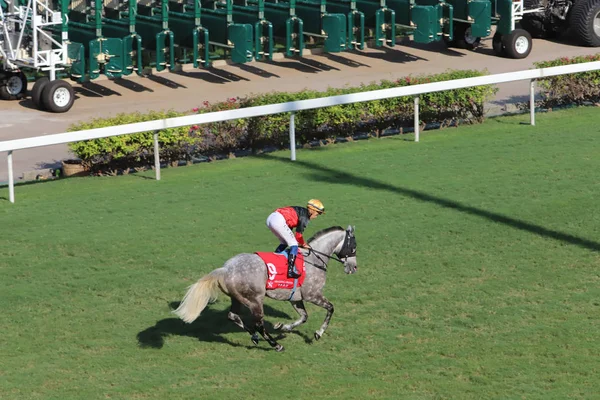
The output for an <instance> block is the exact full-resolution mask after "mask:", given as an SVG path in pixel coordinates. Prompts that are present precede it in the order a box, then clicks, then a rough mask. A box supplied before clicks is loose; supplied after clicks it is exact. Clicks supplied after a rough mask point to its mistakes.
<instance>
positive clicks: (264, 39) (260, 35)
mask: <svg viewBox="0 0 600 400" xmlns="http://www.w3.org/2000/svg"><path fill="white" fill-rule="evenodd" d="M254 41H255V43H254V50H255V52H256V54H255V57H256V59H257V60H262V59H267V60H269V61H271V60H273V24H272V23H270V22H269V21H266V20H263V21H258V22H256V23H255V24H254Z"/></svg>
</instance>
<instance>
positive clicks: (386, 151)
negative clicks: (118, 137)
mask: <svg viewBox="0 0 600 400" xmlns="http://www.w3.org/2000/svg"><path fill="white" fill-rule="evenodd" d="M526 118H527V117H526V116H517V117H504V118H498V119H492V120H489V121H487V122H486V123H485V124H483V125H478V126H468V127H461V128H459V129H447V130H443V131H432V132H427V133H425V134H423V135H422V138H421V142H420V143H414V142H411V141H407V140H406V139H407V137H406V136H396V137H389V138H385V139H380V140H368V141H358V142H354V143H347V144H343V145H335V146H328V147H326V148H320V149H316V150H301V151H298V154H297V157H298V161H296V162H294V163H291V162H289V161H287V159H288V157H289V153H288V152H279V153H271V154H268V155H264V156H260V157H247V158H239V159H235V160H229V161H220V162H214V163H210V164H201V165H196V166H193V167H185V168H174V169H166V170H164V171H163V172H162V180H161V181H160V182H156V181H154V180H152V177H153V175H152V173H146V174H141V175H131V176H124V177H117V178H80V179H64V180H59V181H53V182H45V183H40V184H30V185H19V186H17V187H16V201H17V202H16V204H10V203H9V202H8V201H7V200H6V198H7V197H8V191H7V189H6V188H2V189H0V197H4V199H5V200H4V201H0V226H1V227H2V233H1V236H0V276H1V279H0V305H1V307H2V310H1V311H0V326H1V327H2V331H1V334H0V360H1V361H0V398H1V399H18V400H24V399H44V400H47V399H100V398H102V399H104V398H111V399H200V398H202V399H238V398H240V397H243V398H250V399H259V398H260V399H263V398H302V399H314V398H319V399H320V398H327V399H366V398H377V399H400V398H401V399H484V398H485V399H544V400H547V399H567V398H572V399H591V398H594V397H595V396H597V393H600V381H599V380H598V373H599V372H600V371H599V369H600V363H599V362H598V360H599V356H600V344H599V342H598V331H599V329H600V323H599V322H598V321H599V319H598V313H599V312H600V300H599V298H600V272H599V271H600V257H599V250H600V234H599V233H600V232H599V228H598V227H599V226H600V205H599V202H598V195H599V194H600V185H599V180H598V170H600V158H599V157H598V154H600V148H599V147H600V146H599V145H598V135H599V134H600V125H599V124H598V109H597V108H582V109H574V110H569V111H561V112H552V113H547V114H541V115H539V116H538V120H537V124H538V125H537V126H536V127H530V126H527V125H523V124H520V122H522V121H526ZM313 197H316V198H319V199H321V200H322V201H323V202H324V204H325V207H326V208H327V213H326V214H325V215H324V216H322V217H320V218H318V219H316V220H314V221H312V222H311V224H310V225H309V227H308V232H307V235H309V236H310V235H312V234H313V233H315V232H316V231H317V230H320V229H323V228H327V227H329V226H332V225H341V226H344V227H345V226H347V225H348V224H353V225H356V235H357V242H358V262H359V271H358V274H356V275H352V276H347V275H345V274H344V273H343V271H342V269H341V268H340V267H339V265H337V264H332V267H331V269H330V271H329V272H328V281H327V286H326V289H325V294H326V295H327V296H328V298H329V299H330V300H331V301H332V302H333V303H334V305H335V314H334V316H333V319H332V322H331V325H330V327H329V329H328V331H327V332H326V333H325V335H324V336H323V338H322V339H321V340H320V341H319V342H313V341H312V337H313V332H314V331H315V330H316V329H318V327H319V326H320V324H321V322H322V320H323V318H324V316H325V312H324V310H322V309H319V308H317V307H315V306H312V305H307V309H308V312H309V320H308V322H307V323H306V324H305V325H303V326H301V327H299V328H298V329H297V330H296V332H295V333H291V334H288V335H287V336H286V337H285V338H282V339H281V341H280V343H281V344H283V345H284V346H285V348H286V351H285V352H284V353H276V352H275V351H273V350H271V349H270V348H269V347H268V345H267V344H266V343H265V342H264V341H261V343H260V344H259V345H258V346H253V345H252V344H251V342H250V337H249V336H248V335H247V334H246V333H245V332H242V331H241V330H240V329H239V328H237V327H236V326H235V325H233V324H232V323H230V322H229V321H227V320H226V310H227V309H228V305H229V299H228V298H227V297H225V296H221V297H220V299H219V301H218V302H217V303H216V304H214V305H212V306H210V307H209V308H208V309H207V310H206V311H205V312H204V313H203V314H202V315H201V316H200V318H199V319H198V320H197V321H196V322H194V323H193V324H191V325H185V324H183V323H182V322H180V321H179V320H177V319H175V318H174V315H172V314H171V313H170V308H169V306H170V305H171V303H174V302H178V301H180V300H181V298H182V296H183V294H184V293H185V289H186V287H187V286H188V285H190V284H191V283H192V282H194V281H196V280H197V279H198V278H200V277H201V276H202V275H204V274H205V273H207V272H209V271H211V270H212V269H214V268H216V267H218V266H220V265H221V264H222V263H223V262H224V261H225V260H226V259H227V258H229V257H231V256H233V255H235V254H237V253H241V252H252V251H258V250H271V249H273V248H275V246H276V244H277V243H276V240H275V238H274V237H273V236H272V235H271V233H270V232H269V231H268V229H267V228H266V226H265V219H266V217H267V215H268V214H269V213H270V212H271V211H272V210H273V209H274V208H276V207H279V206H282V205H287V204H298V205H301V204H303V203H304V202H305V201H306V200H307V199H309V198H313ZM265 311H266V314H267V316H266V319H267V323H268V325H267V326H268V327H269V328H270V327H272V324H274V323H276V322H278V321H288V320H291V319H295V318H296V314H295V312H294V311H293V309H292V308H291V307H290V306H289V304H287V303H285V302H275V301H272V300H267V301H266V306H265ZM244 316H245V317H246V318H247V317H248V313H247V312H246V313H245V314H244Z"/></svg>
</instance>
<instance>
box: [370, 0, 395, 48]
mask: <svg viewBox="0 0 600 400" xmlns="http://www.w3.org/2000/svg"><path fill="white" fill-rule="evenodd" d="M375 40H376V41H377V42H376V43H375V46H377V47H380V46H383V45H386V44H387V45H388V46H390V47H393V46H395V45H396V12H395V11H394V10H392V9H389V8H385V9H381V8H380V9H378V10H377V11H376V12H375Z"/></svg>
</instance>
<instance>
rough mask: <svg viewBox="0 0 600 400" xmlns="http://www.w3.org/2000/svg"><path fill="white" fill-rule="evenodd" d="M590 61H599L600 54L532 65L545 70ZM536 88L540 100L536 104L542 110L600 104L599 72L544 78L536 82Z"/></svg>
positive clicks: (563, 58)
mask: <svg viewBox="0 0 600 400" xmlns="http://www.w3.org/2000/svg"><path fill="white" fill-rule="evenodd" d="M591 61H600V54H596V55H593V56H580V57H572V58H568V57H561V58H557V59H556V60H552V61H542V62H536V63H534V65H535V67H536V68H547V67H556V66H560V65H568V64H579V63H584V62H591ZM538 86H539V88H540V89H541V90H540V93H541V97H542V99H541V100H540V101H539V102H537V104H538V105H539V106H540V107H542V108H552V107H556V106H564V105H573V104H574V105H583V104H585V103H590V102H591V103H598V102H600V71H591V72H580V73H577V74H568V75H560V76H553V77H550V78H544V79H540V80H539V81H538Z"/></svg>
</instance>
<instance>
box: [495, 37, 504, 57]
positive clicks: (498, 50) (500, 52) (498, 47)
mask: <svg viewBox="0 0 600 400" xmlns="http://www.w3.org/2000/svg"><path fill="white" fill-rule="evenodd" d="M492 48H493V49H494V54H496V55H497V56H498V57H504V56H506V50H505V49H504V43H503V41H502V34H501V33H500V32H496V33H495V34H494V38H493V39H492Z"/></svg>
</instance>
